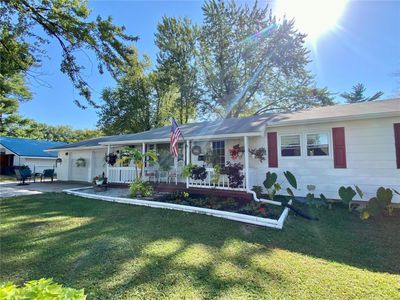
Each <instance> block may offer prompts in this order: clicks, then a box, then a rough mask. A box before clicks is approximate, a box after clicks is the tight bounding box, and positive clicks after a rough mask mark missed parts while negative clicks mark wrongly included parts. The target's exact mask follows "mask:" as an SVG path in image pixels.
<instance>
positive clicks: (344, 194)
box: [338, 186, 357, 211]
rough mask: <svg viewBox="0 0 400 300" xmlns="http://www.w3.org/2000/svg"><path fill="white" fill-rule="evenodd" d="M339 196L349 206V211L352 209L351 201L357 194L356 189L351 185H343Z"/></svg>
mask: <svg viewBox="0 0 400 300" xmlns="http://www.w3.org/2000/svg"><path fill="white" fill-rule="evenodd" d="M338 193H339V197H340V199H342V201H343V202H344V203H345V204H346V205H347V206H348V207H349V211H351V201H352V200H353V198H354V197H355V195H356V194H357V193H356V191H355V190H353V188H352V187H351V186H348V187H344V186H341V187H340V188H339V191H338Z"/></svg>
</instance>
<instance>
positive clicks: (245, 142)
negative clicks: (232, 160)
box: [244, 136, 250, 191]
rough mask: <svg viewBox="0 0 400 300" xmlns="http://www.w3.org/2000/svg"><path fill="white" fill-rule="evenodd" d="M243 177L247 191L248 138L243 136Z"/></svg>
mask: <svg viewBox="0 0 400 300" xmlns="http://www.w3.org/2000/svg"><path fill="white" fill-rule="evenodd" d="M244 179H245V184H246V191H249V190H250V189H249V138H248V137H247V136H245V137H244Z"/></svg>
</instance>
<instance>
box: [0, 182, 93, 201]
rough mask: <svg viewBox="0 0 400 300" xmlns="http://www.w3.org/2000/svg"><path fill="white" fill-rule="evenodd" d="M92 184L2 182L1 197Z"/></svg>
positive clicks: (60, 190) (40, 192) (58, 190)
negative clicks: (20, 183)
mask: <svg viewBox="0 0 400 300" xmlns="http://www.w3.org/2000/svg"><path fill="white" fill-rule="evenodd" d="M85 186H90V183H88V182H64V181H54V182H30V183H29V184H28V185H18V183H17V182H2V183H0V198H9V197H15V196H24V195H35V194H42V193H46V192H56V193H60V192H62V191H63V190H65V189H73V188H79V187H85Z"/></svg>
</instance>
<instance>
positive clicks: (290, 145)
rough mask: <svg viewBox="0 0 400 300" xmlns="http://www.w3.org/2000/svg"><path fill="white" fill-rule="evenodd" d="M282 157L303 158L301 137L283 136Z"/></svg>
mask: <svg viewBox="0 0 400 300" xmlns="http://www.w3.org/2000/svg"><path fill="white" fill-rule="evenodd" d="M281 156H301V144H300V135H298V134H296V135H283V136H281Z"/></svg>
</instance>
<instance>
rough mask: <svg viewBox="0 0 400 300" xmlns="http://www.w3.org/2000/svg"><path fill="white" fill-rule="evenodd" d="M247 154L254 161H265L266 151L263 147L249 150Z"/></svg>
mask: <svg viewBox="0 0 400 300" xmlns="http://www.w3.org/2000/svg"><path fill="white" fill-rule="evenodd" d="M249 152H250V154H251V156H252V157H253V158H254V159H258V160H259V161H260V162H263V161H264V160H265V155H266V154H267V150H265V148H264V147H261V148H258V149H256V148H254V149H249Z"/></svg>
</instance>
